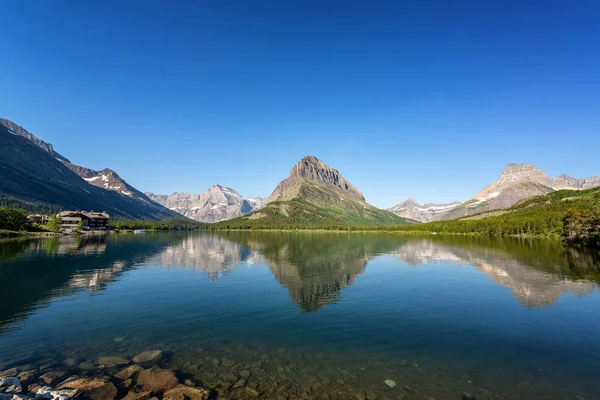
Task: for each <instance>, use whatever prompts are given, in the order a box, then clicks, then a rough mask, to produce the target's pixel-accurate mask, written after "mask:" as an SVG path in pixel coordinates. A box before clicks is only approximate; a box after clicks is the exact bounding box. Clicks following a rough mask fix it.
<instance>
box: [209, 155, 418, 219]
mask: <svg viewBox="0 0 600 400" xmlns="http://www.w3.org/2000/svg"><path fill="white" fill-rule="evenodd" d="M406 223H408V221H406V220H405V219H403V218H400V217H398V216H396V215H394V214H393V213H391V212H389V211H384V210H380V209H378V208H376V207H373V206H372V205H370V204H368V203H367V202H366V201H365V198H364V196H363V194H362V193H361V192H360V191H359V190H358V189H357V188H356V187H354V185H352V184H351V183H350V182H349V181H348V180H346V179H345V178H344V177H343V176H342V175H341V174H340V173H339V171H337V170H335V169H333V168H330V167H328V166H327V165H325V163H323V162H322V161H321V160H319V159H317V158H316V157H314V156H307V157H304V158H303V159H302V160H300V161H299V162H298V163H297V164H296V165H295V166H294V167H293V168H292V171H291V172H290V175H289V176H288V177H287V178H286V179H284V180H283V181H281V182H280V183H279V184H278V185H277V187H276V188H275V190H274V191H273V193H272V194H271V196H269V200H268V201H267V204H266V205H265V206H264V207H263V208H262V209H261V210H258V211H255V212H253V213H252V214H251V215H249V216H244V217H241V218H237V219H234V220H231V221H227V222H226V223H224V224H223V225H222V227H225V228H226V227H227V226H228V227H230V228H231V227H238V228H250V227H263V228H275V227H279V228H282V227H284V228H285V227H313V228H314V227H329V226H334V225H338V226H339V225H401V224H406ZM218 227H219V226H217V228H218Z"/></svg>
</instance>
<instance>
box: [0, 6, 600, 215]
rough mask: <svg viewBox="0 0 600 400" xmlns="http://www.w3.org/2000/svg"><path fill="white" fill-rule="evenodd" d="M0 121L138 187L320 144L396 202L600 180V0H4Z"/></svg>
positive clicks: (257, 188) (285, 161)
mask: <svg viewBox="0 0 600 400" xmlns="http://www.w3.org/2000/svg"><path fill="white" fill-rule="evenodd" d="M1 10H2V20H3V22H2V24H1V25H0V37H1V38H2V39H1V41H2V59H1V61H0V82H1V88H2V92H3V95H2V96H1V97H0V116H2V117H5V118H8V119H10V120H13V121H14V122H16V123H19V124H21V125H22V126H24V127H25V128H26V129H28V130H30V131H31V132H33V133H34V134H36V135H38V136H39V137H41V138H42V139H44V140H46V141H47V142H50V143H53V144H54V145H55V147H56V149H57V150H58V151H59V152H60V153H62V154H64V155H65V156H66V157H68V158H70V159H71V161H73V162H74V163H76V164H80V165H83V166H86V167H90V168H95V169H101V168H104V167H109V168H111V169H114V170H115V171H117V173H119V174H120V175H121V176H122V177H123V178H124V179H126V180H127V181H128V182H129V183H130V184H132V185H134V186H135V187H137V188H138V189H140V190H142V191H153V192H157V193H171V192H173V191H188V192H199V191H202V190H204V189H206V188H208V187H209V186H211V185H212V184H215V183H220V184H223V185H227V186H231V187H233V188H235V189H237V190H238V191H239V192H240V193H241V194H242V195H244V196H256V195H263V196H267V195H269V194H270V192H271V191H272V190H273V188H274V187H275V186H276V184H277V183H278V182H279V181H280V180H281V179H283V178H285V177H286V176H287V175H288V173H289V170H290V169H291V167H292V166H293V164H294V163H296V162H297V161H298V160H299V159H300V158H301V157H302V156H304V155H308V154H311V155H315V156H317V157H319V158H321V159H322V160H324V161H325V162H326V163H327V164H329V165H330V166H332V167H335V168H337V169H339V170H340V172H342V174H343V175H344V176H345V177H346V178H347V179H349V180H350V181H351V182H353V183H354V184H355V185H356V186H357V187H358V188H359V189H360V190H362V191H363V192H364V194H365V196H366V198H367V200H368V201H370V202H371V203H373V204H375V205H377V206H380V207H389V206H392V205H393V204H395V203H398V202H399V201H401V200H404V199H405V198H407V197H409V196H410V197H414V198H415V199H417V200H419V201H432V202H433V201H435V202H443V201H451V200H455V199H466V198H468V197H470V196H472V195H474V194H475V193H476V192H477V191H479V190H480V189H481V188H482V187H483V186H485V185H486V184H487V183H489V182H490V181H492V180H494V179H496V178H497V176H498V175H499V174H500V173H501V171H502V169H503V168H504V166H505V165H506V164H507V163H510V162H527V163H532V164H536V165H538V166H539V167H540V168H541V169H542V170H544V171H545V172H547V173H548V174H550V175H558V174H561V173H563V172H564V173H568V174H570V175H573V176H575V177H584V176H588V175H600V156H599V155H600V23H599V21H600V1H597V0H577V1H568V0H565V1H552V0H546V1H540V0H536V1H529V0H514V1H512V0H498V1H493V0H490V1H480V0H473V1H461V0H452V1H449V0H440V1H404V2H402V1H390V2H383V1H364V2H354V1H348V0H344V1H320V0H319V1H311V0H299V1H287V0H286V1H280V0H274V1H253V0H239V1H189V2H185V1H172V2H171V1H162V2H159V1H133V0H127V1H115V2H110V1H97V2H94V1H79V0H77V1H61V0H53V1H45V0H38V1H5V2H2V6H1Z"/></svg>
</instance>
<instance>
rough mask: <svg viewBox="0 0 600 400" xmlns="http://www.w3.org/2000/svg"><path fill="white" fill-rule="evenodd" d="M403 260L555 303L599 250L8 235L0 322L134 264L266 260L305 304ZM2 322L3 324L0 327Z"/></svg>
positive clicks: (286, 238)
mask: <svg viewBox="0 0 600 400" xmlns="http://www.w3.org/2000/svg"><path fill="white" fill-rule="evenodd" d="M382 254H389V255H392V256H393V257H395V258H397V259H398V260H401V261H402V262H404V263H406V264H408V265H410V266H420V265H423V264H428V263H432V262H449V263H452V264H459V265H473V266H475V267H476V268H477V269H478V270H479V271H481V272H482V273H484V274H486V275H488V276H489V277H490V279H492V280H493V281H494V282H496V283H498V284H500V285H502V286H504V287H506V288H508V289H509V290H510V291H511V293H512V294H513V295H514V297H515V298H516V299H517V300H518V301H520V302H521V303H522V304H523V305H525V306H528V307H532V306H542V305H546V306H547V305H552V304H554V303H555V302H556V301H557V300H558V299H559V298H560V297H561V296H562V295H563V294H564V293H570V294H573V295H576V296H585V295H586V294H589V293H591V292H592V291H594V290H596V289H597V287H598V282H600V272H599V265H600V257H599V255H598V253H592V252H583V251H580V250H577V249H573V248H564V247H563V246H562V245H561V244H560V243H559V242H554V241H548V240H546V241H543V240H538V241H523V240H520V241H519V240H506V239H505V240H490V239H484V238H470V237H427V238H418V237H400V236H385V235H357V234H349V235H348V234H342V233H332V234H322V233H318V234H315V233H291V232H287V233H282V232H276V233H271V232H255V233H236V232H227V233H221V234H207V233H195V234H190V235H185V234H164V233H163V234H147V235H106V236H105V235H99V236H82V237H61V238H50V239H45V240H11V241H4V242H2V243H0V255H1V257H2V258H1V261H2V264H0V281H2V282H10V283H11V284H10V285H7V287H6V288H4V289H3V290H2V291H1V292H0V304H3V307H2V308H1V309H0V326H4V325H6V324H7V323H8V322H13V321H15V320H19V319H22V318H23V317H26V316H27V315H28V314H29V313H31V312H32V311H33V310H35V309H37V308H38V307H40V306H43V305H44V304H46V303H47V300H48V299H50V298H53V297H57V296H66V295H71V294H74V293H77V292H80V291H82V290H83V291H88V292H95V291H100V290H103V289H104V288H106V287H107V286H108V285H109V284H110V283H111V282H113V281H114V280H116V279H118V278H119V276H120V275H121V274H123V273H124V272H125V271H127V270H128V269H131V268H137V267H139V266H141V265H154V264H158V265H159V266H161V267H166V268H173V269H194V270H198V271H201V272H203V273H205V274H206V276H207V277H208V278H210V279H218V278H221V277H224V276H227V275H228V274H230V273H231V272H232V271H234V270H235V268H237V267H238V266H240V265H242V264H243V265H244V266H251V265H267V266H268V268H269V270H270V271H271V272H272V274H273V275H274V277H275V278H276V279H277V281H278V282H279V284H280V285H282V286H284V287H285V288H287V291H288V294H289V298H290V299H291V300H292V301H293V302H294V303H296V304H297V305H298V307H299V308H300V309H302V310H303V311H317V310H319V309H321V308H322V307H323V306H325V305H327V304H331V303H336V302H339V301H340V299H341V293H342V291H343V290H344V288H346V287H348V286H349V285H352V284H353V283H354V280H355V278H356V276H357V275H360V274H362V273H363V272H364V271H365V268H366V267H367V264H368V263H369V261H370V260H372V259H373V258H374V257H376V256H379V255H382ZM0 329H6V328H0Z"/></svg>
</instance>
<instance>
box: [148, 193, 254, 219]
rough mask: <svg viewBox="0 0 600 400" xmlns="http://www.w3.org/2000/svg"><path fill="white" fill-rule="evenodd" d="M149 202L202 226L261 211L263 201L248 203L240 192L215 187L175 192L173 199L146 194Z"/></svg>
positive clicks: (169, 196) (252, 199) (170, 196)
mask: <svg viewBox="0 0 600 400" xmlns="http://www.w3.org/2000/svg"><path fill="white" fill-rule="evenodd" d="M145 195H146V196H148V198H150V199H152V200H153V201H156V202H157V203H159V204H161V205H163V206H165V207H167V208H169V209H170V210H172V211H175V212H178V213H180V214H182V215H184V216H186V217H188V218H192V219H194V220H196V221H199V222H209V223H210V222H218V221H222V220H226V219H231V218H235V217H239V216H241V215H244V214H248V213H250V212H252V211H255V210H258V209H260V208H261V207H262V205H263V204H264V201H265V199H264V198H262V197H252V198H249V199H244V198H243V197H242V196H241V195H240V194H239V193H238V192H237V191H236V190H234V189H231V188H229V187H226V186H222V185H218V184H217V185H213V186H211V187H210V188H208V189H207V190H205V191H203V192H200V193H186V192H175V193H172V194H170V195H160V194H158V195H157V194H154V193H152V192H147V193H145Z"/></svg>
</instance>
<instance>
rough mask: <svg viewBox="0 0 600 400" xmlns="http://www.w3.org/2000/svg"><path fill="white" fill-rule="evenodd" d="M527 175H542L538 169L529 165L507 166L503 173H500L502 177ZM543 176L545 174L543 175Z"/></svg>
mask: <svg viewBox="0 0 600 400" xmlns="http://www.w3.org/2000/svg"><path fill="white" fill-rule="evenodd" d="M527 173H541V174H544V173H543V172H542V171H541V170H540V169H539V168H538V167H536V166H535V165H531V164H524V163H523V164H515V163H511V164H508V165H507V166H506V167H505V168H504V171H502V175H514V174H527ZM544 175H545V174H544Z"/></svg>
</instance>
